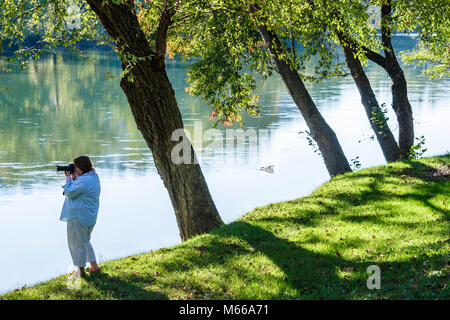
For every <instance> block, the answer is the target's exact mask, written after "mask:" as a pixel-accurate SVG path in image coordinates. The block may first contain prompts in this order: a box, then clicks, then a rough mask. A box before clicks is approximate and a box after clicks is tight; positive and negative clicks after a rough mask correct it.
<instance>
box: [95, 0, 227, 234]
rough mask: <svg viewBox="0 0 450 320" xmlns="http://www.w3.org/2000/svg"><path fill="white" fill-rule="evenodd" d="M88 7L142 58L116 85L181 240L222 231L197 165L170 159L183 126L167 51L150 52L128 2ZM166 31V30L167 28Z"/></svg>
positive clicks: (123, 47)
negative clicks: (175, 135)
mask: <svg viewBox="0 0 450 320" xmlns="http://www.w3.org/2000/svg"><path fill="white" fill-rule="evenodd" d="M87 2H88V4H89V5H90V6H91V8H92V10H93V11H94V12H95V13H96V14H97V16H98V17H99V19H100V21H101V22H102V24H103V26H104V27H105V29H106V31H107V32H108V33H109V34H110V36H111V37H112V39H113V40H114V42H115V43H116V45H117V47H118V48H119V50H123V53H125V54H131V55H133V56H135V57H139V58H142V59H140V60H138V61H137V62H136V64H135V65H134V66H133V68H132V69H131V72H130V73H128V74H126V76H125V77H123V78H122V79H121V81H120V86H121V88H122V90H123V92H124V93H125V95H126V97H127V100H128V103H129V105H130V107H131V111H132V113H133V116H134V119H135V121H136V124H137V127H138V129H139V130H140V131H141V133H142V136H143V137H144V139H145V141H146V143H147V145H148V146H149V148H150V150H151V151H152V154H153V159H154V161H155V166H156V168H157V170H158V173H159V175H160V176H161V178H162V180H163V182H164V186H165V187H166V188H167V190H168V192H169V197H170V200H171V202H172V206H173V208H174V211H175V215H176V219H177V223H178V227H179V230H180V236H181V239H182V240H183V241H184V240H186V239H188V238H190V237H192V236H194V235H197V234H202V233H205V232H208V231H210V230H212V229H215V228H217V227H219V226H221V225H222V224H223V222H222V220H221V218H220V216H219V214H218V212H217V209H216V206H215V204H214V202H213V200H212V197H211V194H210V192H209V190H208V186H207V184H206V181H205V178H204V176H203V174H202V171H201V169H200V166H199V165H198V164H197V163H190V164H185V163H182V164H175V163H174V162H173V161H172V158H171V153H172V149H173V147H174V146H175V145H176V144H178V143H179V142H178V141H172V140H171V138H172V133H173V132H174V131H175V130H177V129H181V128H183V122H182V118H181V113H180V111H179V109H178V105H177V101H176V99H175V93H174V91H173V89H172V86H171V83H170V81H169V79H168V77H167V74H166V71H165V66H164V54H165V49H164V50H162V49H161V47H159V49H158V48H157V51H156V52H153V51H152V49H151V48H150V45H149V43H148V41H147V40H146V38H145V35H144V33H143V32H142V30H141V28H140V26H139V23H138V21H137V18H136V14H135V11H134V7H133V1H132V0H130V1H128V2H127V3H124V4H120V5H116V4H114V3H112V1H109V2H108V3H105V4H104V5H103V4H102V2H103V1H102V0H87ZM166 18H167V17H164V16H162V17H161V20H160V24H161V25H162V23H167V21H163V20H164V19H166ZM169 19H170V17H169ZM166 20H167V19H166ZM165 27H166V29H167V25H166V26H165ZM158 28H159V26H158ZM162 28H164V25H162ZM158 39H162V40H161V41H163V43H161V44H160V45H163V46H165V34H164V33H161V37H159V38H158ZM158 52H159V54H158ZM121 62H122V68H123V69H124V70H125V68H126V67H127V65H128V63H129V60H128V59H127V58H126V56H124V55H123V54H122V55H121ZM131 75H132V77H133V79H131ZM131 80H133V81H131ZM184 139H186V140H184V141H185V142H186V141H187V143H188V145H189V149H190V152H191V155H193V156H194V158H195V153H194V150H193V148H192V145H191V143H190V141H189V140H187V137H184Z"/></svg>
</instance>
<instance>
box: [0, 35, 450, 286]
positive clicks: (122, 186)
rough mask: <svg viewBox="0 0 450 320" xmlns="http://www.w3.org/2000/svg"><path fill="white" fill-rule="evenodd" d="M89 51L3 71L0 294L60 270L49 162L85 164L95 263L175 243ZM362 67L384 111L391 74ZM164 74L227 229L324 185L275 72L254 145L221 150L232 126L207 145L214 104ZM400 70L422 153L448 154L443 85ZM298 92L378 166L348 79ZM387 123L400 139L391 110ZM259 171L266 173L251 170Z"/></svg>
mask: <svg viewBox="0 0 450 320" xmlns="http://www.w3.org/2000/svg"><path fill="white" fill-rule="evenodd" d="M397 45H402V43H400V40H398V41H397ZM405 45H408V43H406V44H405ZM88 55H89V56H91V57H92V58H93V59H94V62H93V63H86V62H85V61H83V60H80V59H79V58H77V57H76V56H74V55H73V54H71V53H68V52H64V51H61V52H58V53H57V54H56V55H49V56H44V57H42V59H41V60H39V61H37V62H35V63H33V64H31V65H30V67H29V69H27V70H24V71H20V70H14V71H13V72H12V73H8V74H0V86H1V87H10V88H11V89H10V90H8V91H0V292H5V291H8V290H10V289H14V288H17V287H21V286H23V285H25V284H27V285H30V284H32V283H35V282H37V281H42V280H46V279H48V278H51V277H53V276H55V275H58V274H62V273H65V272H67V270H68V267H69V266H70V265H71V259H70V255H69V251H68V248H67V240H66V223H64V222H60V221H59V214H60V210H61V207H62V204H63V201H64V197H63V196H62V189H61V185H62V184H63V183H64V177H63V174H61V173H57V172H56V171H55V166H56V165H60V164H67V163H69V162H70V161H71V160H72V159H73V158H74V157H76V156H78V155H81V154H88V155H89V156H90V157H91V158H92V160H93V162H94V166H95V167H96V169H97V171H98V173H99V175H100V179H101V183H102V194H101V204H100V212H99V217H98V221H97V225H96V227H95V229H94V232H93V234H92V243H93V246H94V248H95V250H96V254H97V257H98V260H100V261H104V260H109V259H113V258H117V257H121V256H125V255H130V254H133V253H138V252H143V251H148V250H152V249H156V248H160V247H164V246H169V245H173V244H177V243H179V242H180V238H179V235H178V229H177V225H176V221H175V216H174V214H173V210H172V207H171V204H170V200H169V197H168V195H167V192H166V190H165V189H164V186H163V184H162V181H161V179H160V177H159V175H158V174H157V172H156V169H155V167H154V164H153V160H152V155H151V152H150V150H149V149H148V147H147V145H146V144H145V142H144V141H143V139H142V136H141V134H140V132H139V131H138V130H137V128H136V124H135V122H134V119H133V117H132V114H131V111H130V109H129V106H128V104H127V101H126V98H125V96H124V94H123V93H122V91H121V90H120V87H119V83H118V80H110V79H106V77H105V74H106V73H107V72H109V73H110V74H113V75H119V74H120V65H119V63H118V60H117V58H116V56H115V55H114V54H112V53H109V52H108V51H94V50H92V51H90V52H88ZM367 69H368V75H369V78H370V80H371V83H372V85H373V87H374V89H375V92H376V94H377V97H378V100H379V102H380V103H383V102H384V103H386V105H388V106H389V105H390V103H391V97H390V80H389V78H388V77H387V75H386V74H385V73H384V72H383V71H382V70H381V69H380V68H378V67H377V66H374V65H369V66H368V67H367ZM167 72H168V74H169V78H170V80H171V81H172V84H173V87H174V90H175V93H176V97H177V100H178V102H179V107H180V109H181V112H182V115H183V120H184V123H185V126H186V129H187V130H188V131H189V132H190V134H191V138H192V140H193V142H194V144H195V146H196V150H197V151H198V154H199V156H200V158H201V166H202V169H203V172H204V175H205V178H206V180H207V182H208V186H209V189H210V191H211V193H212V196H213V198H214V200H215V202H216V205H217V207H218V209H219V212H220V214H221V216H222V218H223V220H224V221H225V222H231V221H233V220H234V219H236V218H238V217H239V216H241V215H242V214H244V213H245V212H247V211H249V210H252V209H253V208H254V207H256V206H261V205H264V204H268V203H271V202H276V201H281V200H288V199H293V198H298V197H301V196H304V195H307V194H308V193H310V192H311V191H312V190H314V188H316V187H317V186H319V185H320V184H321V183H322V182H324V181H326V180H327V179H328V174H327V171H326V169H325V166H324V165H323V163H322V161H321V158H320V157H319V156H318V155H317V154H315V153H314V151H313V149H312V148H311V147H310V146H309V145H308V141H307V139H306V137H305V135H302V134H299V132H300V131H303V130H305V129H307V127H306V125H305V122H304V120H303V119H302V118H301V116H300V114H299V111H298V110H297V108H296V106H295V105H294V104H293V102H292V99H291V97H290V96H289V95H288V93H287V92H286V90H285V88H284V85H283V83H282V81H280V78H279V77H277V76H274V77H272V78H271V79H269V80H267V81H266V82H264V83H262V84H260V86H259V89H258V94H259V95H260V100H259V101H260V102H261V104H262V105H263V109H262V112H261V117H260V118H256V119H250V118H248V117H247V118H246V127H244V128H243V130H244V133H247V134H253V133H254V134H256V136H255V137H256V139H255V143H252V142H250V140H249V141H248V142H247V143H245V144H242V145H237V146H234V147H233V148H227V141H228V142H229V141H231V136H230V135H229V134H230V133H231V131H227V130H225V128H223V127H222V128H220V126H219V131H218V134H219V135H222V137H223V139H222V140H219V142H220V143H217V141H216V143H215V144H212V140H211V138H210V136H209V137H208V132H209V133H210V132H211V131H209V130H208V129H210V128H211V121H209V120H208V116H209V115H210V114H211V109H210V108H209V107H207V106H206V105H205V104H203V103H202V102H201V101H200V100H198V99H196V98H193V97H191V96H189V95H188V94H186V93H185V91H184V88H185V87H186V86H187V85H186V83H185V67H184V65H183V64H182V63H181V62H177V61H173V60H169V61H168V62H167ZM405 75H406V78H407V81H408V89H409V98H410V101H411V104H412V106H413V112H414V119H415V122H414V123H415V127H416V136H421V135H424V136H425V139H426V140H425V141H426V147H427V148H428V151H427V153H426V154H425V155H435V154H440V153H444V152H446V151H449V150H450V148H449V143H448V141H449V131H450V130H449V128H448V119H449V118H450V105H449V103H450V99H449V98H450V93H449V90H448V89H449V80H448V79H444V80H438V81H429V80H427V79H426V78H425V77H424V76H422V75H421V73H420V70H415V69H412V68H405ZM307 87H308V90H309V91H310V93H311V95H312V97H313V99H314V100H315V102H316V103H317V105H318V107H319V109H320V110H321V112H322V114H323V115H324V117H325V119H326V120H327V122H328V123H329V124H330V125H331V126H332V128H333V129H334V130H335V131H336V134H337V136H338V138H339V140H340V142H341V145H342V147H343V149H344V152H345V154H346V155H347V158H348V159H349V160H350V159H354V158H356V157H357V156H359V161H360V163H361V165H362V167H368V166H373V165H380V164H383V162H384V159H383V156H382V153H381V150H380V148H379V147H378V145H377V143H376V141H374V140H373V139H372V132H371V129H370V126H369V123H368V120H367V118H366V116H365V113H364V110H363V107H362V105H361V103H360V97H359V94H358V91H357V89H356V87H355V85H354V83H353V81H352V80H351V79H332V80H328V81H325V82H322V83H318V84H308V85H307ZM388 117H389V118H390V125H391V128H392V129H393V131H394V133H395V134H396V135H397V134H398V127H397V125H396V123H395V115H394V114H393V112H392V111H391V110H389V113H388ZM227 129H229V127H228V128H227ZM233 129H234V127H233ZM216 133H217V132H216ZM234 133H236V132H234ZM221 143H222V146H221V145H220V144H221ZM267 166H273V172H266V171H262V170H260V168H261V167H267ZM269 171H270V170H269Z"/></svg>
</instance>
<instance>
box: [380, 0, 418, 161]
mask: <svg viewBox="0 0 450 320" xmlns="http://www.w3.org/2000/svg"><path fill="white" fill-rule="evenodd" d="M390 24H391V1H390V0H388V1H385V2H384V3H383V5H382V6H381V40H382V42H383V47H384V55H385V69H386V71H387V73H388V74H389V77H390V78H391V81H392V87H391V90H392V107H393V108H394V111H395V113H396V115H397V121H398V126H399V134H398V144H399V147H400V157H401V158H403V159H407V158H408V157H409V155H410V150H411V147H412V146H413V144H414V122H413V117H412V108H411V104H410V103H409V100H408V89H407V85H406V79H405V75H404V74H403V70H402V68H401V67H400V64H399V63H398V60H397V58H396V56H395V53H394V48H393V47H392V42H391V36H392V35H391V28H390Z"/></svg>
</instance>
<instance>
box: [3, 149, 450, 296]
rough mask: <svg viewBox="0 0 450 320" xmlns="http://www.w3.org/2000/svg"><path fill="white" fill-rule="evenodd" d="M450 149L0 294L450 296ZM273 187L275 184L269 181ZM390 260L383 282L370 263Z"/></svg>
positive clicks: (337, 182)
mask: <svg viewBox="0 0 450 320" xmlns="http://www.w3.org/2000/svg"><path fill="white" fill-rule="evenodd" d="M449 173H450V156H449V155H445V156H440V157H434V158H424V159H420V160H415V161H402V162H397V163H392V164H389V165H387V166H380V167H374V168H369V169H364V170H361V171H358V172H356V173H350V174H345V175H342V176H338V177H335V178H333V179H331V180H330V181H329V182H327V183H325V184H323V185H322V186H320V187H319V188H317V189H316V190H315V191H314V192H313V193H312V194H311V195H310V196H307V197H304V198H299V199H296V200H292V201H285V202H280V203H274V204H269V205H267V206H264V207H260V208H255V210H253V211H251V212H249V213H247V214H246V215H245V216H244V217H242V218H240V219H238V220H237V221H235V222H233V223H230V224H228V225H225V226H224V227H222V228H220V229H217V230H215V231H213V232H211V233H209V234H205V235H202V236H198V237H195V238H193V239H190V240H188V241H185V242H184V243H182V244H180V245H178V246H175V247H171V248H166V249H160V250H157V251H154V252H148V253H143V254H139V255H135V256H130V257H126V258H122V259H117V260H113V261H107V262H105V263H102V264H101V267H102V269H103V273H101V274H96V275H92V276H86V277H85V278H83V279H82V280H81V284H80V288H79V289H73V288H72V289H70V288H69V287H68V285H67V280H66V277H67V276H66V275H64V276H60V277H58V278H55V279H52V280H49V281H46V282H42V283H40V284H37V285H35V286H33V287H29V288H24V289H21V290H15V291H12V292H9V293H6V294H4V295H2V296H0V299H449V298H450V294H449V270H450V269H449V268H450V259H449V252H450V250H449V249H450V248H449V242H450V239H449V206H450V196H449V191H450V181H449V177H450V176H449ZM268 188H270V186H268ZM370 265H378V266H379V267H380V269H381V289H379V290H376V289H374V290H370V289H368V288H367V285H366V282H367V277H368V276H369V275H368V274H367V273H366V271H367V267H368V266H370Z"/></svg>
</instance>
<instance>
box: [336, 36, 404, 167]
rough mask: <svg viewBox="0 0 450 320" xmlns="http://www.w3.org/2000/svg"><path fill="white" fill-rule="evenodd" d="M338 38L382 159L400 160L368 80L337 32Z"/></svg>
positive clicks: (357, 60) (395, 143)
mask: <svg viewBox="0 0 450 320" xmlns="http://www.w3.org/2000/svg"><path fill="white" fill-rule="evenodd" d="M338 37H339V40H340V43H341V46H342V48H343V49H344V54H345V59H346V62H347V66H348V68H349V69H350V73H351V75H352V77H353V80H354V82H355V84H356V87H357V88H358V91H359V94H360V96H361V102H362V104H363V106H364V110H365V111H366V114H367V117H368V118H369V122H370V126H371V127H372V130H373V131H374V133H375V136H376V137H377V140H378V143H379V145H380V147H381V150H382V151H383V155H384V158H385V159H386V161H387V162H393V161H397V160H398V159H399V158H400V150H399V147H398V145H397V142H396V141H395V138H394V135H393V134H392V132H391V130H390V129H389V126H388V124H387V121H386V119H385V117H384V114H383V112H382V110H381V108H380V106H379V105H378V101H377V98H376V97H375V93H374V92H373V90H372V87H371V86H370V82H369V79H367V76H366V73H365V72H364V69H363V67H362V65H361V62H360V61H359V59H358V58H356V57H355V56H354V52H353V50H352V49H351V48H350V47H349V43H347V42H346V41H345V40H344V38H343V35H342V34H340V33H339V32H338Z"/></svg>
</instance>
